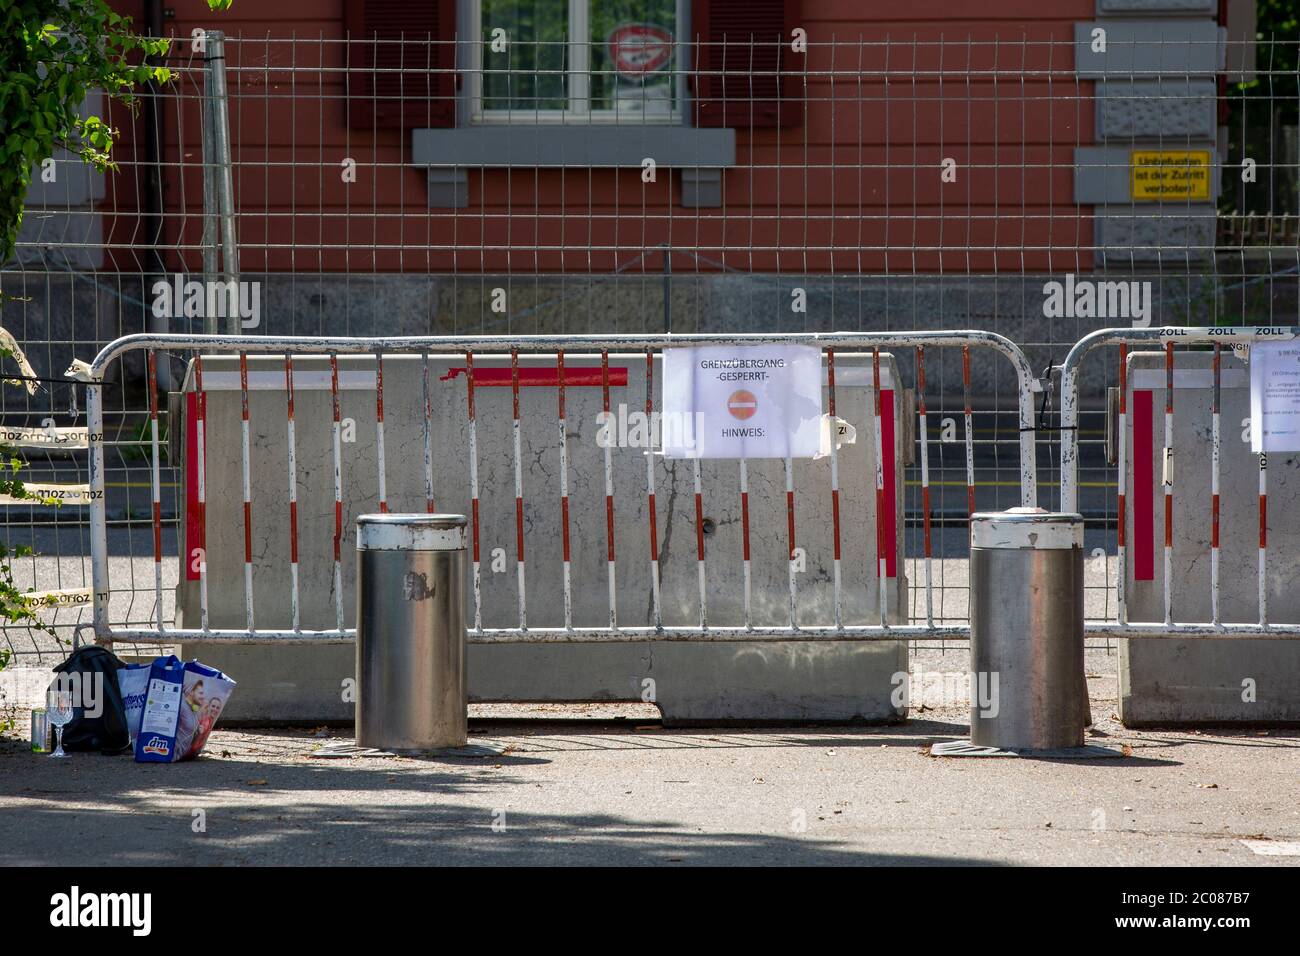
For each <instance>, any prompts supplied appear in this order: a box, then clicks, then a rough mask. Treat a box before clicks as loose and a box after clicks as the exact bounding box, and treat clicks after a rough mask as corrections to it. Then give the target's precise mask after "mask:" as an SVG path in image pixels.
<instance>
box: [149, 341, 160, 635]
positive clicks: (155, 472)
mask: <svg viewBox="0 0 1300 956" xmlns="http://www.w3.org/2000/svg"><path fill="white" fill-rule="evenodd" d="M148 363H149V436H150V437H149V441H150V450H151V452H152V458H153V465H152V467H151V468H150V469H149V484H150V488H151V490H152V493H153V580H154V621H155V623H156V624H157V625H158V630H160V631H161V630H162V629H163V602H162V475H161V467H162V466H161V462H160V458H161V456H160V455H159V448H158V353H157V352H155V351H154V350H153V349H150V350H149V356H148Z"/></svg>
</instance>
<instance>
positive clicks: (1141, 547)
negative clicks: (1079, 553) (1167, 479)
mask: <svg viewBox="0 0 1300 956" xmlns="http://www.w3.org/2000/svg"><path fill="white" fill-rule="evenodd" d="M1151 408H1152V404H1151V391H1150V390H1149V389H1134V390H1133V580H1134V581H1154V580H1155V577H1156V556H1155V536H1156V529H1155V487H1154V485H1153V482H1154V481H1155V473H1154V463H1153V462H1152V457H1153V456H1154V454H1155V433H1154V429H1155V426H1154V424H1153V423H1152V421H1151ZM1120 480H1121V481H1123V480H1124V479H1123V477H1122V476H1121V478H1120ZM1120 584H1121V586H1122V585H1123V582H1122V581H1121V582H1120Z"/></svg>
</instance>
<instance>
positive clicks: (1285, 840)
mask: <svg viewBox="0 0 1300 956" xmlns="http://www.w3.org/2000/svg"><path fill="white" fill-rule="evenodd" d="M1110 660H1112V661H1113V659H1110ZM1105 661H1106V658H1104V656H1103V657H1098V656H1097V655H1095V654H1092V655H1090V663H1089V671H1090V673H1094V674H1097V675H1098V676H1096V677H1094V678H1093V679H1092V681H1091V687H1092V696H1093V711H1094V716H1095V718H1096V719H1097V726H1096V728H1095V730H1094V735H1093V737H1092V741H1093V742H1096V743H1104V744H1108V745H1113V746H1124V745H1127V747H1128V748H1131V749H1130V750H1129V751H1128V752H1129V754H1130V755H1129V756H1125V757H1122V758H1118V759H1112V760H1093V761H1039V760H1028V759H1024V758H1007V759H984V758H980V759H976V758H964V759H952V758H934V757H930V756H928V748H929V746H930V745H931V744H932V743H934V742H935V741H939V740H946V739H952V738H959V737H961V736H963V735H964V734H965V733H966V726H965V719H964V716H963V713H962V709H961V707H960V706H958V705H954V703H953V702H952V701H950V700H948V701H945V700H943V699H937V700H936V699H932V703H933V704H934V706H933V707H927V709H926V710H924V711H918V712H915V713H914V717H913V719H911V720H909V721H908V722H907V723H906V724H904V725H901V726H896V727H871V728H862V727H859V728H829V729H828V728H818V729H780V730H737V729H733V728H727V729H719V730H716V731H709V730H697V731H689V732H686V731H671V730H664V729H662V728H661V727H659V726H658V725H657V723H655V722H654V721H653V719H651V718H650V717H649V715H648V714H646V712H645V711H644V710H639V709H638V708H636V707H618V706H601V707H597V706H587V707H576V708H556V707H549V708H538V707H535V708H521V707H515V708H502V707H492V708H489V707H478V706H476V707H475V708H474V714H475V715H494V719H485V717H484V716H477V717H476V719H475V720H474V721H473V723H472V725H471V737H472V738H473V739H476V740H482V741H493V742H496V743H498V744H499V745H502V746H504V747H505V752H504V753H503V754H501V755H499V756H489V757H480V758H446V759H408V758H398V757H388V758H381V757H370V758H347V759H331V760H323V759H319V758H314V757H312V756H311V754H312V752H313V751H314V750H316V749H317V748H319V747H320V746H321V745H323V744H327V743H329V742H330V740H331V739H338V737H339V735H340V734H342V733H343V731H338V730H325V729H320V730H317V731H262V732H256V733H253V732H222V731H218V732H216V733H214V735H213V737H212V739H211V740H210V742H209V746H208V752H207V754H205V755H204V756H203V757H202V758H200V759H199V760H197V761H195V762H192V763H187V764H178V765H172V766H161V765H142V764H135V763H133V762H132V761H131V760H130V759H129V758H105V757H100V756H98V755H89V754H77V755H74V756H73V757H72V758H71V759H68V760H64V761H57V760H51V759H48V758H46V757H44V756H39V755H33V754H31V753H30V752H29V751H28V750H27V749H26V741H21V742H20V741H14V740H10V741H0V864H23V863H67V864H76V865H84V864H101V863H119V864H173V863H174V864H213V865H222V866H239V865H250V864H253V865H260V864H338V863H345V864H383V863H421V864H449V863H467V864H473V863H501V862H510V863H524V864H528V863H572V864H596V863H603V864H643V863H666V864H673V865H689V864H699V863H718V864H739V863H763V864H817V863H841V864H880V865H893V864H932V863H947V864H973V863H982V864H1016V863H1043V864H1098V865H1111V864H1124V865H1140V866H1168V865H1176V864H1192V865H1225V864H1232V865H1258V866H1270V865H1272V866H1279V865H1281V866H1285V865H1296V864H1300V855H1296V854H1300V731H1295V730H1293V731H1246V732H1240V733H1213V732H1204V733H1196V732H1141V733H1139V732H1133V731H1126V730H1124V729H1123V728H1122V727H1120V726H1119V725H1118V724H1117V723H1116V722H1115V721H1114V720H1113V719H1112V718H1111V717H1110V716H1109V715H1110V714H1111V708H1112V707H1113V697H1114V680H1113V677H1112V676H1110V674H1111V673H1112V672H1113V668H1111V670H1110V671H1106V670H1105ZM949 663H950V664H952V665H953V666H959V662H956V661H953V660H952V659H951V656H950V658H949ZM932 666H933V667H939V666H940V664H938V663H935V664H932ZM941 696H942V695H941ZM913 699H914V701H915V700H916V699H917V695H916V694H915V693H914V697H913ZM525 715H531V719H524V717H525ZM23 716H25V715H20V718H21V717H23ZM539 716H540V717H542V718H550V719H538V717H539ZM557 716H564V717H567V718H568V719H566V720H562V721H561V720H556V719H554V718H556V717H557ZM610 718H614V719H610ZM21 726H25V725H21V724H20V727H21ZM200 811H201V813H200ZM200 823H201V824H202V826H200ZM494 824H495V826H494ZM200 830H201V831H202V832H196V831H200ZM1243 841H1256V842H1253V843H1251V844H1250V845H1248V842H1243ZM1252 846H1253V847H1255V849H1252ZM1263 850H1271V851H1273V854H1276V855H1273V854H1270V855H1264V854H1263V853H1262V852H1260V851H1263ZM1286 854H1290V855H1286Z"/></svg>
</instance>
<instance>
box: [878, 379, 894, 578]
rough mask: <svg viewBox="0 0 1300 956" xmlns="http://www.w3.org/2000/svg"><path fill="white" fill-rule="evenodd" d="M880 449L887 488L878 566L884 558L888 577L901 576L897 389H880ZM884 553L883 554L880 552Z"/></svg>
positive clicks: (882, 510) (884, 484)
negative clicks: (896, 473)
mask: <svg viewBox="0 0 1300 956" xmlns="http://www.w3.org/2000/svg"><path fill="white" fill-rule="evenodd" d="M880 448H881V485H882V486H883V488H884V496H883V497H884V501H885V507H884V508H882V509H881V513H880V515H879V516H878V519H877V520H879V521H880V525H881V534H880V537H879V538H878V539H877V541H876V562H877V563H876V567H880V564H879V562H880V559H881V558H882V557H883V558H884V559H885V577H886V578H896V577H898V527H897V524H896V523H895V515H894V502H895V501H897V500H898V499H897V497H896V495H897V490H896V486H895V484H894V469H895V463H894V390H893V389H892V388H882V389H881V390H880ZM882 551H883V552H884V554H881V552H882Z"/></svg>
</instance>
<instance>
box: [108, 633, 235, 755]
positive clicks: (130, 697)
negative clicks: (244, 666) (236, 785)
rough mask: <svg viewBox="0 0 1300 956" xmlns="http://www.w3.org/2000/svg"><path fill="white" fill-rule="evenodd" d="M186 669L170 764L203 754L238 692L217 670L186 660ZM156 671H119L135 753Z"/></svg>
mask: <svg viewBox="0 0 1300 956" xmlns="http://www.w3.org/2000/svg"><path fill="white" fill-rule="evenodd" d="M159 660H166V658H159ZM173 660H174V658H173ZM177 663H179V661H178V662H177ZM184 666H185V672H184V676H183V680H182V683H181V700H180V707H179V708H178V710H179V714H178V716H177V720H176V737H175V747H174V748H171V754H170V757H171V759H170V761H169V762H175V761H177V760H188V759H191V758H193V757H197V756H198V755H199V754H200V753H202V752H203V747H204V745H205V744H206V743H207V742H208V735H209V734H210V733H212V728H213V727H214V726H216V723H217V718H219V717H220V716H221V712H222V710H224V709H225V706H226V703H227V701H229V700H230V695H231V694H232V693H233V692H234V690H235V682H234V681H233V680H231V679H230V678H229V677H228V676H227V675H225V674H223V673H222V672H221V671H219V670H217V669H216V668H213V667H208V666H207V665H206V664H200V663H199V662H198V661H186V662H185V665H184ZM152 669H153V665H152V664H135V665H129V666H127V667H125V668H123V669H122V670H121V671H119V672H118V681H119V683H120V685H121V688H122V697H123V700H124V701H125V704H126V720H127V727H128V728H129V729H130V733H131V746H132V749H133V750H134V749H135V743H136V736H137V735H138V734H139V732H140V726H141V722H142V720H143V717H144V709H145V700H146V697H147V696H148V687H149V675H150V673H151V671H152Z"/></svg>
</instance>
